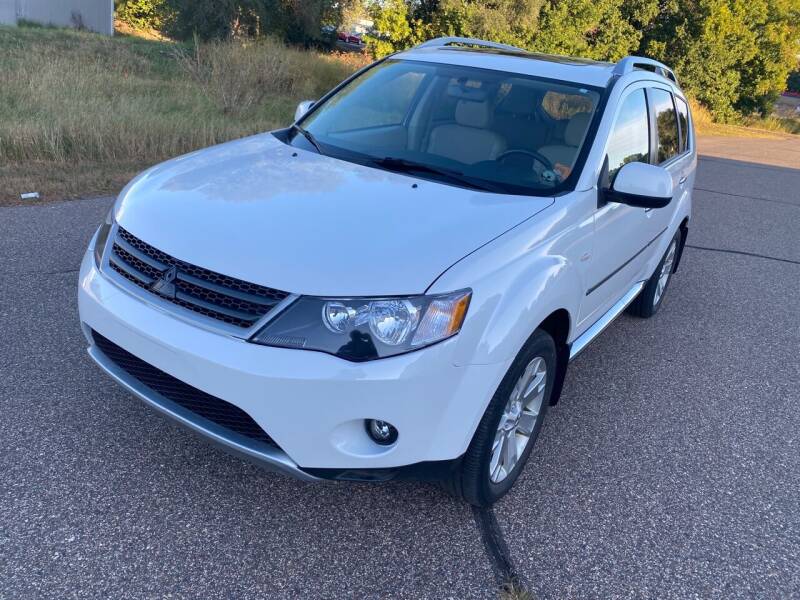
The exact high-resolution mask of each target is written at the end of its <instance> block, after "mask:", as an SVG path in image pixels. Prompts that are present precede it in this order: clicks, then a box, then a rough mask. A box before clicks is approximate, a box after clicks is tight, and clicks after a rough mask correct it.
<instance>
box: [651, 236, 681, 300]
mask: <svg viewBox="0 0 800 600" xmlns="http://www.w3.org/2000/svg"><path fill="white" fill-rule="evenodd" d="M677 247H678V244H677V242H676V241H675V240H672V243H671V244H670V245H669V248H668V249H667V255H666V256H665V257H664V264H663V265H661V273H660V274H659V276H658V283H657V284H656V293H655V294H654V295H653V304H654V305H656V304H658V303H659V302H661V296H663V295H664V290H666V289H667V283H668V282H669V278H670V275H672V265H674V264H675V250H676V249H677Z"/></svg>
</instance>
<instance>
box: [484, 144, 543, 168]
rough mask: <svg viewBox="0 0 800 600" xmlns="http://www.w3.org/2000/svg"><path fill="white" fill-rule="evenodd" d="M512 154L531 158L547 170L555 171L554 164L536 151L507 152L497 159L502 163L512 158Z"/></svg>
mask: <svg viewBox="0 0 800 600" xmlns="http://www.w3.org/2000/svg"><path fill="white" fill-rule="evenodd" d="M512 154H522V155H524V156H529V157H531V158H532V159H533V160H535V161H537V162H538V163H539V164H541V165H542V166H543V167H544V168H545V169H546V170H548V171H552V170H553V163H551V162H550V161H549V160H548V159H547V157H546V156H544V155H542V154H539V153H538V152H536V151H535V150H522V149H519V150H506V151H505V152H503V153H502V154H501V155H500V156H498V157H497V159H496V160H497V162H500V161H502V160H503V159H504V158H506V157H508V156H511V155H512Z"/></svg>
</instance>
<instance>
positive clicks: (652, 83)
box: [79, 38, 696, 505]
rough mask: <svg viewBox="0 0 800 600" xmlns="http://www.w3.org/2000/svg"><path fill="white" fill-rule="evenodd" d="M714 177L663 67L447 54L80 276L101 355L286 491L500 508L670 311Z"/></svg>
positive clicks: (125, 243)
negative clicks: (626, 315)
mask: <svg viewBox="0 0 800 600" xmlns="http://www.w3.org/2000/svg"><path fill="white" fill-rule="evenodd" d="M695 166H696V154H695V147H694V135H693V132H692V124H691V117H690V114H689V108H688V106H687V103H686V99H685V97H684V95H683V93H682V92H681V90H680V88H679V87H678V85H677V82H676V79H675V76H674V75H673V73H672V71H670V70H669V69H668V68H667V67H665V66H664V65H662V64H660V63H657V62H654V61H652V60H648V59H645V58H638V57H628V58H626V59H624V60H622V61H620V62H619V63H617V64H609V63H601V62H593V61H588V60H582V59H573V58H566V57H560V56H546V55H539V54H531V53H528V52H525V51H523V50H520V49H518V48H513V47H510V46H504V45H500V44H494V43H491V42H484V41H481V40H471V39H463V38H444V39H436V40H432V41H430V42H427V43H425V44H422V45H421V46H419V47H417V48H414V49H412V50H409V51H406V52H401V53H399V54H395V55H393V56H390V57H389V58H386V59H384V60H381V61H378V62H376V63H375V64H373V65H370V66H369V67H367V68H365V69H363V70H362V71H360V72H358V73H356V74H355V75H354V76H353V77H351V78H350V79H348V80H347V81H345V82H344V83H342V84H341V85H340V86H338V87H337V88H336V89H334V90H333V91H332V92H330V93H329V94H328V95H326V96H325V97H324V98H322V99H321V100H319V101H317V102H305V103H302V104H301V105H300V106H299V107H298V114H297V122H296V123H295V124H294V125H292V126H291V127H290V128H288V129H284V130H279V131H273V132H270V133H264V134H261V135H256V136H253V137H249V138H245V139H241V140H238V141H234V142H230V143H227V144H222V145H219V146H216V147H214V148H209V149H205V150H201V151H199V152H194V153H192V154H189V155H187V156H183V157H180V158H176V159H174V160H171V161H169V162H166V163H164V164H161V165H158V166H156V167H153V168H152V169H150V170H148V171H146V172H144V173H143V174H141V175H139V176H138V177H137V178H136V179H134V180H133V181H132V182H131V183H130V184H129V185H128V186H127V187H126V188H125V190H123V192H122V193H121V194H120V196H119V199H118V200H117V202H116V204H115V206H114V208H113V210H112V211H111V213H110V214H109V217H108V219H107V222H106V223H105V224H104V225H103V226H102V227H101V228H100V229H99V231H98V232H97V234H96V235H95V238H94V239H93V241H92V243H91V246H90V249H89V251H88V252H87V254H86V257H85V258H84V260H83V264H82V268H81V272H80V289H79V303H80V318H81V323H82V327H83V330H84V333H85V335H86V337H87V339H88V341H89V344H90V348H89V353H90V354H91V356H92V358H93V359H94V360H95V361H96V362H97V363H98V364H99V365H100V366H101V367H102V368H103V369H104V370H105V371H106V372H107V373H108V374H110V375H111V376H112V377H113V378H114V379H116V380H117V381H118V382H119V383H121V384H122V385H123V386H125V387H126V388H127V389H128V390H130V391H131V392H133V393H134V394H136V395H138V396H139V397H141V398H142V399H143V400H144V401H145V402H147V403H149V404H150V405H152V406H154V407H155V408H157V409H158V410H160V411H161V412H163V413H166V414H167V415H169V416H171V417H172V418H174V419H176V420H177V421H179V422H181V423H183V424H184V425H187V426H189V427H190V428H192V429H194V430H197V431H199V432H201V433H202V434H204V435H206V436H207V437H209V438H211V439H212V440H214V441H216V442H218V443H219V444H221V445H222V446H224V447H226V448H227V449H229V450H234V451H236V452H238V453H239V454H242V455H245V456H247V457H249V458H251V459H254V460H256V461H258V462H259V463H261V464H264V465H267V466H270V467H272V468H274V469H277V470H280V471H282V472H284V473H289V474H292V475H294V476H296V477H299V478H301V479H305V480H317V479H336V480H358V481H363V480H369V481H383V480H387V479H392V478H398V477H416V478H423V479H434V480H437V481H441V482H443V483H444V485H445V487H446V488H447V489H449V490H450V491H451V492H452V493H454V494H456V495H457V496H459V497H462V498H464V499H466V500H467V501H469V502H471V503H473V504H476V505H485V504H489V503H492V502H494V501H495V500H497V499H498V498H499V497H501V496H502V495H503V494H504V493H506V492H507V491H508V489H509V488H510V487H511V486H512V484H513V483H514V481H515V480H516V478H517V476H518V475H519V473H520V471H521V470H522V468H523V466H524V464H525V462H526V460H527V458H528V455H529V454H530V452H531V448H532V447H533V444H534V441H535V439H536V437H537V434H538V432H539V429H540V428H541V425H542V420H543V419H544V416H545V413H546V411H547V407H548V405H551V404H555V402H556V401H557V400H558V397H559V394H560V392H561V387H562V383H563V381H564V375H565V373H566V370H567V365H568V363H569V361H570V359H572V358H574V357H575V355H576V354H578V353H579V352H580V351H581V350H582V349H583V348H584V347H585V346H586V344H588V343H589V342H590V341H591V340H592V339H593V338H595V337H596V336H597V335H598V334H599V333H600V332H601V331H602V330H603V329H604V328H605V327H606V326H607V325H608V324H609V323H610V322H611V321H612V320H613V319H614V318H615V317H616V316H617V315H619V314H620V313H621V312H623V310H625V309H626V308H628V310H629V312H631V313H633V314H636V315H638V316H641V317H649V316H651V315H653V314H654V313H655V312H656V311H657V310H658V308H659V305H660V304H661V302H662V300H663V297H664V292H665V291H666V289H667V285H668V284H669V281H670V277H671V275H672V274H673V273H674V272H675V269H676V268H677V266H678V262H679V260H680V256H681V250H682V248H683V243H684V241H685V239H686V232H687V224H688V221H689V216H690V212H691V190H692V184H693V181H694V174H695Z"/></svg>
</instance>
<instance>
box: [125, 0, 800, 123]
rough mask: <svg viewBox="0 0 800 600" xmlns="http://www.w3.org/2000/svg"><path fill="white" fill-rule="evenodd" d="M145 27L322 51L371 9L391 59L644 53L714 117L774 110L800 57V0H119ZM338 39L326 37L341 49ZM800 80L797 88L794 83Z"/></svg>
mask: <svg viewBox="0 0 800 600" xmlns="http://www.w3.org/2000/svg"><path fill="white" fill-rule="evenodd" d="M116 3H117V14H118V16H119V17H120V18H123V19H124V20H126V21H127V22H129V23H130V24H131V25H133V26H135V27H154V28H160V29H162V30H164V31H166V32H167V33H168V34H170V35H172V36H174V37H176V38H178V39H191V38H192V37H193V36H197V37H198V38H199V39H200V40H203V41H205V40H219V39H230V38H239V37H260V36H264V35H272V36H276V37H279V38H282V39H283V40H285V41H287V42H289V43H293V44H300V45H304V46H309V45H320V44H322V43H324V41H325V40H323V39H322V34H321V28H322V26H323V25H329V26H331V25H332V26H333V27H340V26H343V25H344V26H345V27H346V26H347V22H352V21H354V20H356V19H357V18H361V17H363V16H364V15H365V14H369V15H370V16H371V17H372V20H373V22H374V31H373V32H372V34H371V35H369V36H367V41H368V43H369V47H370V50H371V52H372V53H373V54H374V55H375V56H376V57H382V56H385V55H387V54H390V53H392V52H395V51H398V50H402V49H405V48H408V47H411V46H413V45H415V44H418V43H420V42H422V41H424V40H426V39H429V38H432V37H436V36H442V35H453V36H466V37H478V38H484V39H491V40H495V41H498V42H504V43H508V44H513V45H516V46H520V47H523V48H527V49H531V50H536V51H540V52H548V53H554V54H565V55H571V56H584V57H587V58H594V59H598V60H611V61H616V60H619V59H620V58H622V57H623V56H626V55H628V54H634V53H636V54H643V55H645V56H650V57H653V58H657V59H659V60H662V61H664V62H665V63H667V64H669V65H670V66H671V67H673V68H674V69H675V70H676V72H677V74H678V77H679V79H680V81H681V84H682V85H683V87H684V88H685V89H686V90H687V91H688V92H689V93H690V94H692V95H693V96H694V97H696V98H697V99H698V100H699V101H700V102H701V103H702V104H703V105H704V106H705V107H707V108H708V109H709V110H710V111H711V113H712V114H713V115H714V117H715V118H717V119H719V120H723V121H726V120H727V121H733V120H737V119H739V118H740V117H741V116H742V115H750V114H756V113H761V114H767V113H768V112H769V110H770V108H771V106H772V104H773V102H774V101H775V99H776V98H777V97H778V95H779V94H780V92H781V91H782V90H783V88H784V86H785V85H786V81H787V77H788V76H789V73H790V72H791V70H792V68H796V64H797V63H796V60H797V59H796V55H797V54H798V52H800V0H492V2H485V1H482V0H116ZM333 41H334V40H333V38H332V36H331V39H329V40H327V42H328V43H330V44H332V43H333ZM796 79H797V78H795V79H794V80H793V81H796Z"/></svg>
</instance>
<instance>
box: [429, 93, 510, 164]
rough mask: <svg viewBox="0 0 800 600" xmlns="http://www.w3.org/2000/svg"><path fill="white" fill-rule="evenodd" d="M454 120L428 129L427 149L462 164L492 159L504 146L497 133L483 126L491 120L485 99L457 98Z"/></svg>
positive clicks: (431, 152)
mask: <svg viewBox="0 0 800 600" xmlns="http://www.w3.org/2000/svg"><path fill="white" fill-rule="evenodd" d="M455 118H456V122H455V123H452V124H447V125H439V126H438V127H436V128H434V129H433V131H431V134H430V139H429V140H428V152H429V153H430V154H435V155H437V156H444V157H446V158H451V159H453V160H457V161H459V162H462V163H465V164H470V165H471V164H474V163H477V162H481V161H483V160H494V159H496V158H497V157H498V156H499V155H500V154H502V152H503V151H504V150H505V149H506V145H505V142H504V140H503V138H502V137H500V135H498V134H497V133H495V132H494V131H490V130H489V129H487V127H488V126H489V124H490V123H491V118H492V114H491V110H490V108H489V102H487V101H485V100H483V101H478V102H475V101H472V100H459V101H458V104H456V113H455Z"/></svg>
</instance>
